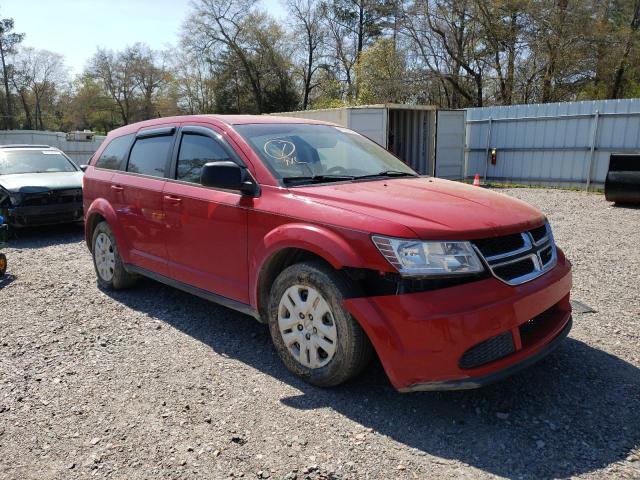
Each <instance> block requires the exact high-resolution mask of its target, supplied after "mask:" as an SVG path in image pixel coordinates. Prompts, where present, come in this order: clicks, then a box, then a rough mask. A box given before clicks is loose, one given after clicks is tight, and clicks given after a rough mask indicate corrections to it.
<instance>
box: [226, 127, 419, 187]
mask: <svg viewBox="0 0 640 480" xmlns="http://www.w3.org/2000/svg"><path fill="white" fill-rule="evenodd" d="M235 129H236V130H237V131H238V133H240V135H242V136H243V137H244V139H245V140H246V141H247V142H248V143H249V144H250V145H251V147H252V148H253V150H254V151H255V152H256V153H257V154H258V155H259V156H260V158H262V160H263V161H264V163H265V164H266V165H267V166H268V167H269V169H270V170H271V171H272V172H273V174H274V175H275V176H276V177H277V178H278V179H280V180H282V181H283V182H284V183H286V184H296V183H298V184H304V183H321V182H328V181H344V180H358V179H365V178H372V179H375V178H388V177H396V176H397V177H402V176H417V173H416V172H414V171H413V170H412V169H411V168H409V167H408V166H407V165H405V164H404V163H403V162H402V161H401V160H399V159H397V158H396V157H394V156H393V155H392V154H390V153H389V152H387V151H386V150H385V149H384V148H382V147H380V146H379V145H378V144H377V143H375V142H373V141H371V140H369V139H368V138H366V137H363V136H362V135H359V134H357V133H355V132H353V131H351V130H348V129H346V128H340V127H333V126H330V125H311V124H249V125H236V126H235Z"/></svg>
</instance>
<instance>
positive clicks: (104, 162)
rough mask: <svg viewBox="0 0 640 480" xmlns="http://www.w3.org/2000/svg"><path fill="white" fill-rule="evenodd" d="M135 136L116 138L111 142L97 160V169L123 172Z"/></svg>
mask: <svg viewBox="0 0 640 480" xmlns="http://www.w3.org/2000/svg"><path fill="white" fill-rule="evenodd" d="M132 138H133V134H130V135H123V136H122V137H116V138H114V139H113V140H111V141H110V142H109V144H108V145H107V146H106V148H105V149H104V150H103V151H102V153H101V154H100V157H99V158H98V160H96V164H95V166H96V167H97V168H105V169H107V170H123V167H124V160H125V158H126V156H127V152H128V151H129V145H131V139H132Z"/></svg>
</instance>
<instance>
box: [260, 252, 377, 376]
mask: <svg viewBox="0 0 640 480" xmlns="http://www.w3.org/2000/svg"><path fill="white" fill-rule="evenodd" d="M352 294H353V289H352V288H351V286H350V285H349V283H348V282H347V281H346V280H345V279H344V278H343V277H342V275H341V274H339V273H338V272H336V271H335V270H333V269H332V268H331V267H329V266H327V265H325V264H324V263H322V262H304V263H299V264H296V265H292V266H290V267H288V268H287V269H285V270H284V271H283V272H282V273H280V275H278V278H276V280H275V282H274V284H273V287H272V289H271V297H270V302H269V330H270V332H271V338H272V340H273V344H274V345H275V348H276V350H277V352H278V354H279V356H280V358H281V359H282V361H283V362H284V364H285V366H286V367H287V368H288V369H289V370H290V371H291V372H293V373H294V374H296V375H297V376H299V377H301V378H302V379H304V380H306V381H307V382H309V383H311V384H314V385H318V386H322V387H330V386H335V385H339V384H341V383H343V382H346V381H347V380H349V379H351V378H353V377H355V376H356V375H357V374H358V373H360V372H361V371H362V370H363V369H364V367H365V366H366V365H367V363H368V362H369V360H370V359H371V355H372V352H373V349H372V347H371V343H370V342H369V339H368V338H367V336H366V334H365V333H364V331H363V330H362V328H361V327H360V325H359V324H358V322H357V321H356V320H355V319H354V318H353V317H352V316H351V315H350V314H349V312H347V311H346V310H345V309H344V308H343V306H342V302H343V300H344V299H345V298H348V297H349V296H351V295H352Z"/></svg>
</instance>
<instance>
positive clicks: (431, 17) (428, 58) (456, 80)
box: [403, 0, 486, 108]
mask: <svg viewBox="0 0 640 480" xmlns="http://www.w3.org/2000/svg"><path fill="white" fill-rule="evenodd" d="M403 25H404V32H405V34H406V35H407V36H408V37H409V38H410V40H411V42H412V44H413V48H414V49H415V51H416V53H417V57H418V58H419V61H420V64H421V65H420V67H422V68H426V69H428V70H429V71H430V72H431V74H432V75H433V76H434V77H435V78H437V79H439V80H440V82H441V85H442V88H443V91H444V96H445V101H446V104H447V106H448V107H451V108H460V107H465V106H475V107H481V106H482V105H483V101H484V83H485V77H484V68H485V64H486V60H485V57H484V55H485V53H484V52H483V51H482V48H481V47H482V45H481V32H480V25H479V24H478V22H477V21H476V17H475V12H474V11H473V5H472V4H471V2H470V1H469V0H415V1H414V2H413V3H412V4H410V5H409V6H408V7H407V8H406V9H405V10H404V14H403Z"/></svg>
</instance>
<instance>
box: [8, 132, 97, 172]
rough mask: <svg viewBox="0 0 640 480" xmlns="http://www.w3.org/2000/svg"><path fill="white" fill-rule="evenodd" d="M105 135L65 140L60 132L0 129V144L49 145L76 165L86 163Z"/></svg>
mask: <svg viewBox="0 0 640 480" xmlns="http://www.w3.org/2000/svg"><path fill="white" fill-rule="evenodd" d="M104 139H105V137H102V136H97V135H96V136H95V137H93V141H90V142H78V141H67V136H66V134H64V133H60V132H38V131H34V130H1V131H0V145H10V144H16V143H18V144H20V143H24V144H31V145H49V146H51V147H56V148H59V149H60V150H62V151H63V152H64V153H66V154H67V155H68V156H69V158H71V160H73V161H74V162H75V163H76V164H77V165H83V164H86V163H87V161H88V160H89V158H90V157H91V155H93V154H94V153H95V151H96V150H98V147H99V146H100V144H101V143H102V141H103V140H104Z"/></svg>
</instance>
